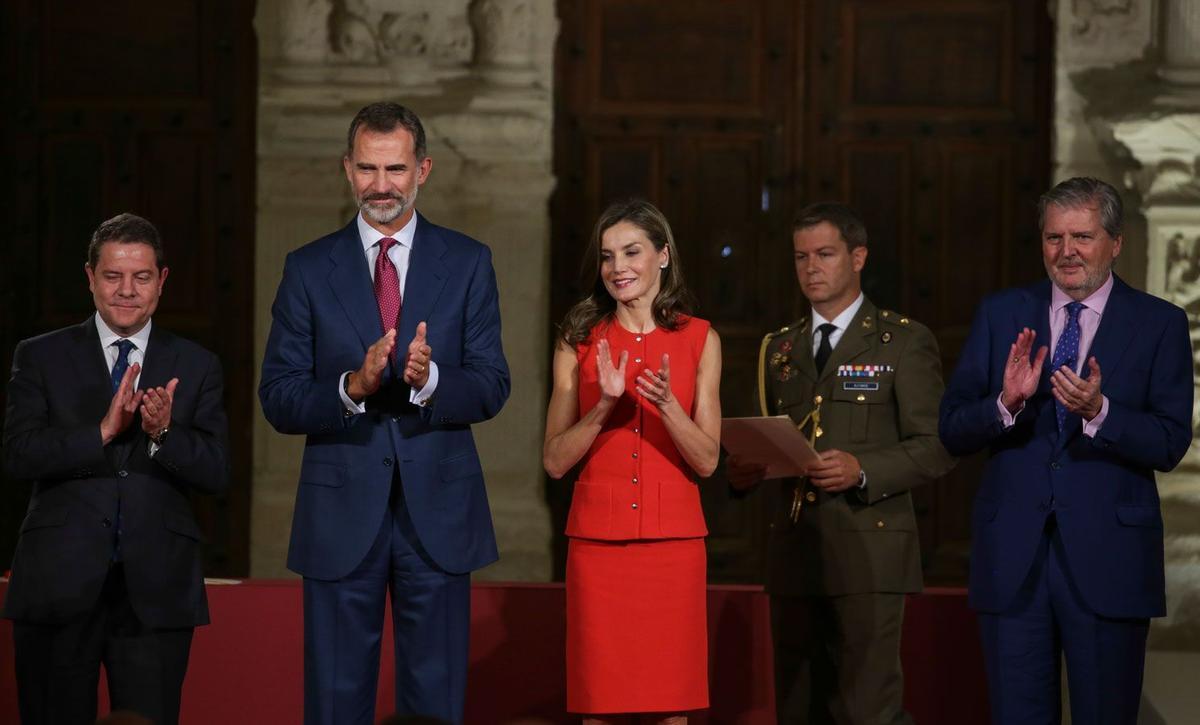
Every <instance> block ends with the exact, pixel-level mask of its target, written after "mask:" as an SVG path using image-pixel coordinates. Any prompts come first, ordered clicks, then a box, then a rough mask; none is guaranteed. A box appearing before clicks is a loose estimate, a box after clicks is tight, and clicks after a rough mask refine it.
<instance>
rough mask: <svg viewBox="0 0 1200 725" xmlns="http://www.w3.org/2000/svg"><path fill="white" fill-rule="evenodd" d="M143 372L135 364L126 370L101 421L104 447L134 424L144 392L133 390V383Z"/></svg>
mask: <svg viewBox="0 0 1200 725" xmlns="http://www.w3.org/2000/svg"><path fill="white" fill-rule="evenodd" d="M141 371H142V366H141V365H140V364H139V363H134V364H132V365H130V366H129V367H128V368H126V369H125V374H124V375H122V376H121V384H120V385H119V386H117V392H115V393H113V397H112V401H111V402H110V403H109V404H108V412H107V413H105V414H104V418H103V419H102V420H101V421H100V440H101V441H103V445H108V444H109V443H111V442H112V439H113V438H116V437H117V436H119V435H121V433H123V432H124V431H125V429H126V428H128V427H129V424H130V423H131V422H133V415H134V413H136V412H137V409H138V406H140V405H141V404H142V396H143V393H142V391H140V390H134V389H133V381H134V380H136V379H137V376H138V373H140V372H141Z"/></svg>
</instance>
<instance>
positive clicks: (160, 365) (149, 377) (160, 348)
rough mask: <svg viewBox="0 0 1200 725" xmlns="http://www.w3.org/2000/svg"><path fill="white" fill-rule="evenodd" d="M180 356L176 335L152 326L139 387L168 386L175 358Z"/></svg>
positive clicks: (143, 388) (173, 369)
mask: <svg viewBox="0 0 1200 725" xmlns="http://www.w3.org/2000/svg"><path fill="white" fill-rule="evenodd" d="M178 356H179V352H178V350H176V348H175V343H174V336H173V335H172V334H171V333H169V332H167V331H165V330H163V329H162V328H160V327H158V326H157V325H156V326H154V327H152V328H151V329H150V342H149V343H148V344H147V345H146V353H145V357H144V359H143V361H142V376H141V378H140V379H139V380H138V388H140V389H142V390H145V389H146V388H157V387H166V385H167V382H168V381H170V379H171V376H172V373H173V372H174V371H175V358H177V357H178Z"/></svg>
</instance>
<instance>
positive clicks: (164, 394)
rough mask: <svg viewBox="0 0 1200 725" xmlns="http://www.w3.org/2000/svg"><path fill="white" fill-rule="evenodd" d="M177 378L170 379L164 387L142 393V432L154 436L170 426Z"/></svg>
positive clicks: (177, 382) (177, 383) (148, 389)
mask: <svg viewBox="0 0 1200 725" xmlns="http://www.w3.org/2000/svg"><path fill="white" fill-rule="evenodd" d="M178 385H179V378H171V380H170V381H168V382H167V385H166V387H165V388H164V387H162V386H159V387H157V388H146V390H144V391H142V406H141V410H142V430H143V431H145V432H146V435H149V436H155V435H158V434H159V432H160V431H162V430H163V429H164V428H167V427H169V426H170V425H171V403H172V402H174V400H175V388H176V386H178Z"/></svg>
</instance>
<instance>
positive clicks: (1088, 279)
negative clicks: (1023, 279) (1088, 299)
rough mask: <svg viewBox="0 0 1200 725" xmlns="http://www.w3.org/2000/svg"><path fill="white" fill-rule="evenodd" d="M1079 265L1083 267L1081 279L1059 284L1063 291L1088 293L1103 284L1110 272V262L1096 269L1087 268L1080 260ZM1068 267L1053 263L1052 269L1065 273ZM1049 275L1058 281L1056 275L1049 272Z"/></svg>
mask: <svg viewBox="0 0 1200 725" xmlns="http://www.w3.org/2000/svg"><path fill="white" fill-rule="evenodd" d="M1072 266H1074V265H1072ZM1079 266H1080V267H1082V268H1083V279H1082V280H1080V281H1079V282H1077V283H1075V284H1072V285H1069V286H1064V285H1060V286H1061V288H1062V290H1063V291H1064V292H1086V293H1087V294H1089V295H1090V294H1091V293H1093V292H1095V291H1096V290H1098V289H1100V286H1101V285H1103V284H1104V282H1105V281H1106V280H1107V279H1108V275H1109V273H1110V272H1112V265H1111V264H1109V265H1106V266H1103V267H1102V268H1100V269H1096V270H1093V269H1090V268H1088V266H1087V264H1086V263H1084V262H1080V263H1079ZM1068 268H1069V267H1067V266H1065V265H1064V266H1059V265H1055V270H1054V271H1057V272H1059V273H1065V272H1066V270H1067V269H1068ZM1050 276H1051V278H1052V279H1054V281H1055V282H1058V277H1057V276H1056V275H1054V274H1051V275H1050Z"/></svg>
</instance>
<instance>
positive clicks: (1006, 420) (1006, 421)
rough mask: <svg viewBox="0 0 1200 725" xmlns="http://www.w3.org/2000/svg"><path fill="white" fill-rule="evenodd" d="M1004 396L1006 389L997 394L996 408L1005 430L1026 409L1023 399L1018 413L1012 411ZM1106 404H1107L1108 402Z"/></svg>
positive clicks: (1010, 426)
mask: <svg viewBox="0 0 1200 725" xmlns="http://www.w3.org/2000/svg"><path fill="white" fill-rule="evenodd" d="M1003 398H1004V391H1000V394H999V395H997V396H996V409H997V410H999V411H1000V425H1001V426H1003V428H1004V430H1008V429H1009V428H1012V427H1013V425H1014V424H1015V423H1016V422H1017V416H1018V415H1020V414H1021V411H1023V410H1025V401H1023V400H1022V401H1021V407H1020V408H1017V412H1016V413H1010V412H1008V408H1005V407H1004V403H1002V402H1000V401H1001V400H1002V399H1003ZM1105 404H1106V405H1107V403H1105Z"/></svg>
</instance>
